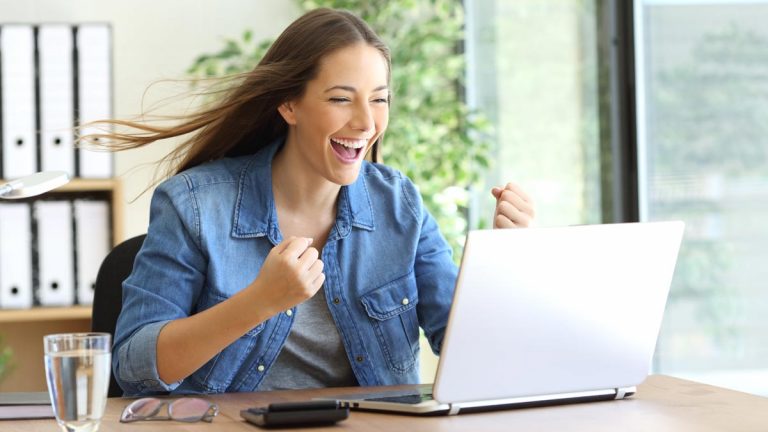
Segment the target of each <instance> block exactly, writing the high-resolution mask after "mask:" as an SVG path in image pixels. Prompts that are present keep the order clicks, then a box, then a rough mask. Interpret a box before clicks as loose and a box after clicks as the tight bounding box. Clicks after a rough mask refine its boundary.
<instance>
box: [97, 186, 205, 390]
mask: <svg viewBox="0 0 768 432" xmlns="http://www.w3.org/2000/svg"><path fill="white" fill-rule="evenodd" d="M199 229H200V224H199V209H198V206H197V203H196V201H195V196H194V189H193V188H192V185H191V183H189V181H188V179H186V178H185V176H184V175H183V174H182V175H179V176H175V177H172V178H171V179H169V180H167V181H166V182H164V183H163V184H161V185H160V186H159V187H158V188H157V190H156V191H155V193H154V194H153V196H152V204H151V206H150V224H149V230H148V233H147V237H146V240H145V241H144V245H143V246H142V248H141V251H140V252H139V254H138V255H137V256H136V260H135V263H134V268H133V272H132V273H131V275H130V276H129V277H128V278H127V279H126V280H125V282H124V283H123V306H122V310H121V312H120V316H119V318H118V320H117V326H116V330H115V341H114V345H113V356H112V371H113V373H114V376H115V379H116V380H117V382H118V384H119V385H120V387H121V388H122V389H123V391H124V392H125V393H124V394H125V395H126V396H136V395H149V394H157V393H164V392H169V391H172V390H173V389H175V388H176V387H178V386H179V384H180V383H181V381H179V382H175V383H165V382H163V380H162V379H160V376H159V373H158V370H157V340H158V335H159V334H160V331H161V330H162V328H163V327H164V326H165V325H166V324H167V323H169V322H170V321H173V320H176V319H180V318H185V317H187V316H189V315H191V314H192V313H193V311H194V305H195V304H196V301H197V298H198V297H199V295H200V292H201V289H202V287H203V285H204V283H205V268H206V259H205V257H204V255H203V253H202V251H201V247H200V234H199Z"/></svg>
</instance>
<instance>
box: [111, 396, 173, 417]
mask: <svg viewBox="0 0 768 432" xmlns="http://www.w3.org/2000/svg"><path fill="white" fill-rule="evenodd" d="M162 406H163V401H162V400H160V399H155V398H143V399H138V400H135V401H133V402H131V404H130V405H128V406H127V407H125V410H123V415H122V417H121V420H122V421H136V420H143V419H146V418H149V417H152V416H155V415H157V413H158V412H159V411H160V408H161V407H162Z"/></svg>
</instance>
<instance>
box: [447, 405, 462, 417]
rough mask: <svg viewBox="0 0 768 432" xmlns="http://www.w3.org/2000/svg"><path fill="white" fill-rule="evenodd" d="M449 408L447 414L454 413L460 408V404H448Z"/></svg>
mask: <svg viewBox="0 0 768 432" xmlns="http://www.w3.org/2000/svg"><path fill="white" fill-rule="evenodd" d="M448 406H449V407H450V408H448V415H456V414H458V413H459V410H460V409H461V405H460V404H449V405H448Z"/></svg>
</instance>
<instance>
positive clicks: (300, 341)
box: [259, 288, 357, 391]
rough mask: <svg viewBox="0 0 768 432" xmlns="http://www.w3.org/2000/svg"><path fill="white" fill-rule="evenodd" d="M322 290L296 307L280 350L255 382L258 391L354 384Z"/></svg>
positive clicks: (353, 377)
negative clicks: (266, 370) (260, 377)
mask: <svg viewBox="0 0 768 432" xmlns="http://www.w3.org/2000/svg"><path fill="white" fill-rule="evenodd" d="M356 385H357V379H356V378H355V375H354V373H353V372H352V368H351V367H350V365H349V359H348V358H347V353H346V351H345V350H344V345H343V344H342V342H341V337H340V335H339V330H338V329H337V328H336V324H335V323H334V321H333V318H332V317H331V313H330V312H329V311H328V305H327V303H326V300H325V291H324V290H323V289H322V288H321V289H320V290H319V291H318V292H317V294H315V295H314V296H313V297H312V298H310V299H309V300H307V301H305V302H304V303H301V304H299V305H298V306H297V307H296V312H295V315H294V322H293V326H292V327H291V332H290V333H289V334H288V338H287V339H286V340H285V344H284V345H283V349H282V351H280V355H278V357H277V360H275V363H274V364H273V365H272V367H271V368H270V369H269V372H268V373H267V376H265V377H264V380H262V381H261V384H259V390H260V391H268V390H282V389H301V388H319V387H346V386H356Z"/></svg>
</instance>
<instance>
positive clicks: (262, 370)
mask: <svg viewBox="0 0 768 432" xmlns="http://www.w3.org/2000/svg"><path fill="white" fill-rule="evenodd" d="M256 370H258V371H259V372H264V365H259V367H257V368H256Z"/></svg>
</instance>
